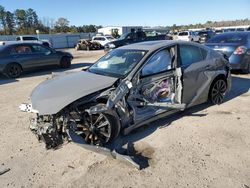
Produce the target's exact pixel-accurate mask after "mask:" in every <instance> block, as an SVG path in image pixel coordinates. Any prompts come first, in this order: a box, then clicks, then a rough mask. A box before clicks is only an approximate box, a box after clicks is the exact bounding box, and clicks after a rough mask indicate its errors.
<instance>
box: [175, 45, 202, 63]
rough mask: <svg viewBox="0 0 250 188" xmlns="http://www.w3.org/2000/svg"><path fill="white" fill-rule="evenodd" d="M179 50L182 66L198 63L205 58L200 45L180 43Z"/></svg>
mask: <svg viewBox="0 0 250 188" xmlns="http://www.w3.org/2000/svg"><path fill="white" fill-rule="evenodd" d="M179 50H180V58H181V65H182V66H188V65H191V64H192V63H196V62H199V61H202V60H203V59H204V58H203V55H202V53H201V49H200V48H199V47H196V46H191V45H180V47H179Z"/></svg>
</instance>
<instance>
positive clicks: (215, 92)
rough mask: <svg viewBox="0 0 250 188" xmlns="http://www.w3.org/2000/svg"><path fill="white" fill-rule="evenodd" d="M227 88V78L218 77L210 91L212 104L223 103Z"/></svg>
mask: <svg viewBox="0 0 250 188" xmlns="http://www.w3.org/2000/svg"><path fill="white" fill-rule="evenodd" d="M226 90H227V83H226V81H225V79H222V78H219V79H216V80H215V81H214V82H213V83H212V84H211V88H210V91H209V102H210V103H212V104H221V103H222V102H223V100H224V97H225V94H226Z"/></svg>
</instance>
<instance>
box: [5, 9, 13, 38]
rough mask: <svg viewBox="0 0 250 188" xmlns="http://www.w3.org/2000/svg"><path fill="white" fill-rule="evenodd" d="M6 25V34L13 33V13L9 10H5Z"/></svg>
mask: <svg viewBox="0 0 250 188" xmlns="http://www.w3.org/2000/svg"><path fill="white" fill-rule="evenodd" d="M5 21H6V27H7V34H9V35H13V33H14V29H15V19H14V14H13V13H11V12H10V11H7V12H6V20H5Z"/></svg>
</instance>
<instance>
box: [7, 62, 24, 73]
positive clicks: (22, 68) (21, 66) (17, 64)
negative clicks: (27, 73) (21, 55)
mask: <svg viewBox="0 0 250 188" xmlns="http://www.w3.org/2000/svg"><path fill="white" fill-rule="evenodd" d="M11 64H17V65H18V66H20V68H21V70H22V71H23V67H22V65H21V64H20V63H17V62H11V63H8V64H7V65H6V67H7V66H9V65H11Z"/></svg>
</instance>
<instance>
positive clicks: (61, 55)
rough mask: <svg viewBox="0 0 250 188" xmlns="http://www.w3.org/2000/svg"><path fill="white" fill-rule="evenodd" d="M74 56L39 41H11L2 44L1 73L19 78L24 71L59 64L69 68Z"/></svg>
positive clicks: (0, 51) (0, 52)
mask: <svg viewBox="0 0 250 188" xmlns="http://www.w3.org/2000/svg"><path fill="white" fill-rule="evenodd" d="M72 59H73V56H72V55H71V54H70V53H68V52H62V51H55V50H54V49H52V48H50V47H47V46H44V45H42V44H38V43H30V42H9V43H4V44H2V45H0V73H2V74H4V75H6V76H7V77H9V78H17V77H19V76H20V75H21V73H22V72H23V71H26V70H30V69H34V68H39V67H46V66H49V65H59V66H61V67H62V68H68V67H70V65H71V60H72Z"/></svg>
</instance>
